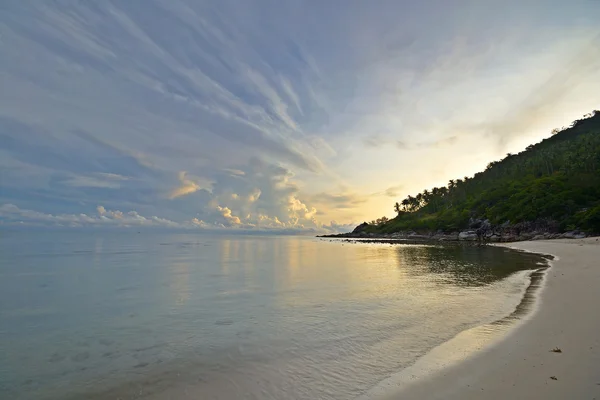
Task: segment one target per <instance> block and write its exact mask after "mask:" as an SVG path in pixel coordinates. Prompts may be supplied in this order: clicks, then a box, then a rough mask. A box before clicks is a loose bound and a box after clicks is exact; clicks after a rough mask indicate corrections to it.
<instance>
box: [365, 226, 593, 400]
mask: <svg viewBox="0 0 600 400" xmlns="http://www.w3.org/2000/svg"><path fill="white" fill-rule="evenodd" d="M498 245H500V246H506V247H508V248H513V249H517V250H522V251H527V252H535V253H540V254H550V255H553V256H554V257H555V259H554V260H553V261H552V262H551V264H552V267H551V268H550V269H549V270H547V272H546V279H545V280H544V284H543V286H542V288H541V289H542V290H541V291H539V294H538V296H537V297H538V300H537V301H536V304H535V305H534V307H535V310H534V311H533V312H530V313H528V315H527V316H526V317H525V318H524V320H523V321H522V322H521V323H520V324H517V325H516V326H515V327H514V328H513V329H509V330H508V332H506V333H505V334H504V335H502V337H501V338H498V339H497V340H491V341H488V343H486V344H484V345H483V346H481V349H479V346H480V344H479V343H477V335H473V332H469V331H466V332H463V333H462V334H459V335H458V336H457V337H456V338H455V339H454V341H455V342H456V341H458V342H459V343H460V342H461V341H462V345H463V346H465V348H470V352H469V354H467V355H466V356H465V355H456V354H454V357H456V358H457V359H456V360H454V362H452V361H451V362H448V363H447V364H446V365H442V366H441V367H439V368H434V369H433V370H432V368H431V365H429V368H430V371H431V373H429V374H424V376H419V379H411V376H410V374H411V372H410V371H409V372H408V373H406V372H405V373H404V374H402V373H401V374H400V376H399V377H396V378H395V379H392V380H391V381H390V382H388V384H387V385H386V387H385V388H382V390H380V392H379V393H373V394H372V395H370V396H368V398H371V399H382V400H384V399H385V400H392V399H403V400H406V399H408V400H410V399H467V400H469V399H480V398H486V399H506V398H515V399H525V398H526V399H567V398H573V399H594V398H595V399H600V373H598V370H599V369H600V334H598V332H600V313H599V312H598V310H597V306H596V302H597V300H598V294H599V293H600V289H598V287H600V241H599V240H598V238H587V239H575V240H573V239H559V240H548V241H528V242H518V243H510V244H498ZM474 331H475V332H476V331H477V328H475V330H474ZM451 342H452V341H451ZM454 345H456V343H454ZM440 347H441V348H442V349H441V350H440V349H436V350H437V351H438V352H440V351H441V352H444V349H443V347H444V346H443V345H442V346H440ZM555 348H559V349H561V351H562V352H561V353H555V352H552V351H551V350H552V349H555ZM459 349H460V348H459ZM436 350H434V352H435V351H436ZM463 350H464V349H463ZM453 351H454V353H456V352H457V349H456V348H455V349H454V350H453ZM446 355H448V354H446ZM434 356H435V355H434ZM426 357H427V356H426ZM428 363H429V364H431V360H429V361H428V360H425V361H423V362H422V364H428ZM415 366H416V367H417V368H421V370H423V369H427V368H428V366H425V367H423V366H422V365H421V366H419V365H416V364H415ZM421 372H422V371H421ZM407 375H408V376H407ZM416 375H418V374H416ZM552 377H554V378H556V379H553V378H552Z"/></svg>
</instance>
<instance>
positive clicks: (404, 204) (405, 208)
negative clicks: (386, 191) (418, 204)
mask: <svg viewBox="0 0 600 400" xmlns="http://www.w3.org/2000/svg"><path fill="white" fill-rule="evenodd" d="M409 204H410V201H408V199H404V200H402V208H404V211H408V205H409Z"/></svg>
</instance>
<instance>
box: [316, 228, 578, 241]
mask: <svg viewBox="0 0 600 400" xmlns="http://www.w3.org/2000/svg"><path fill="white" fill-rule="evenodd" d="M587 236H588V235H586V234H585V233H583V232H580V231H569V232H563V233H554V232H539V231H527V232H518V233H515V232H510V233H507V232H503V233H499V234H494V235H482V234H480V233H478V232H477V231H476V230H463V231H456V232H450V233H443V232H428V233H417V232H394V233H373V232H363V231H358V232H356V231H354V232H348V233H337V234H331V235H321V236H317V237H321V238H337V239H347V240H349V241H352V240H360V241H363V242H364V241H367V242H369V241H371V242H382V241H383V242H384V243H398V244H400V243H406V244H419V243H432V242H465V243H468V242H472V243H512V242H523V241H532V240H535V241H537V240H552V239H584V238H586V237H587Z"/></svg>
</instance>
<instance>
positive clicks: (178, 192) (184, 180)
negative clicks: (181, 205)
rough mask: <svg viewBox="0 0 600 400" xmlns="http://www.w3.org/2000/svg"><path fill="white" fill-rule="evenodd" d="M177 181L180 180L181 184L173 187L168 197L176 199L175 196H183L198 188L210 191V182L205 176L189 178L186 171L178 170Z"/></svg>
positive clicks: (211, 183)
mask: <svg viewBox="0 0 600 400" xmlns="http://www.w3.org/2000/svg"><path fill="white" fill-rule="evenodd" d="M179 182H181V186H179V187H178V188H176V189H174V190H173V191H172V192H171V193H170V194H169V199H176V198H177V197H181V196H185V195H188V194H192V193H194V192H197V191H198V190H206V191H207V192H211V191H212V185H213V183H214V182H212V181H211V180H209V179H205V178H198V177H195V178H190V177H189V176H187V172H185V171H180V172H179Z"/></svg>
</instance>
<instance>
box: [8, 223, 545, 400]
mask: <svg viewBox="0 0 600 400" xmlns="http://www.w3.org/2000/svg"><path fill="white" fill-rule="evenodd" d="M540 260H541V259H540V258H538V257H537V256H535V255H531V254H522V253H516V252H513V251H509V250H506V249H503V248H497V247H486V248H477V247H438V246H409V245H395V246H391V245H389V244H362V243H357V244H350V243H342V242H335V241H326V240H321V239H315V238H310V237H257V236H231V237H226V236H212V237H211V236H206V235H200V234H162V233H161V234H159V233H145V232H142V233H140V234H137V233H136V234H132V233H125V232H117V233H114V232H110V233H108V232H103V233H89V232H38V233H31V232H3V233H2V236H1V237H0V339H1V341H0V354H1V355H2V356H1V357H2V362H1V363H0V394H1V396H0V397H2V398H11V399H69V398H73V399H77V398H91V399H95V398H97V399H104V398H107V399H109V398H110V399H114V398H122V399H128V398H153V399H154V398H155V399H161V398H178V399H185V398H189V399H197V398H201V399H212V398H215V399H216V398H220V399H236V398H240V399H241V398H243V399H315V398H319V399H352V398H355V397H357V396H360V395H362V394H364V393H365V392H367V391H368V390H369V389H371V388H372V387H374V386H375V385H377V384H378V383H379V382H381V381H382V380H384V379H386V378H388V377H389V376H391V375H393V374H395V373H397V372H398V371H399V370H401V369H402V368H405V367H407V366H409V365H411V364H412V363H414V361H415V360H416V359H417V358H419V357H420V356H422V355H423V354H425V353H426V352H427V351H428V350H430V349H432V348H433V347H435V346H437V345H439V344H440V343H442V342H444V341H446V340H448V339H450V338H451V337H453V336H455V335H456V334H457V333H459V332H461V331H463V330H465V329H468V328H471V327H474V326H477V325H481V324H484V323H489V322H492V321H495V320H498V319H500V318H502V317H504V316H506V315H508V314H510V313H511V312H512V311H513V310H514V309H515V307H516V306H517V304H518V303H519V301H520V299H521V298H522V295H523V292H524V290H525V288H526V287H527V285H528V283H529V281H528V278H527V276H528V274H527V273H526V272H524V271H525V270H531V269H534V268H536V267H537V265H536V263H537V262H539V261H540ZM519 271H520V272H519Z"/></svg>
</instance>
